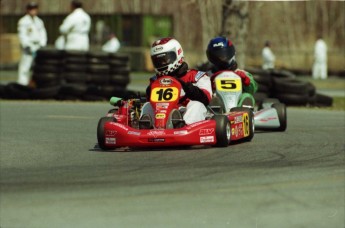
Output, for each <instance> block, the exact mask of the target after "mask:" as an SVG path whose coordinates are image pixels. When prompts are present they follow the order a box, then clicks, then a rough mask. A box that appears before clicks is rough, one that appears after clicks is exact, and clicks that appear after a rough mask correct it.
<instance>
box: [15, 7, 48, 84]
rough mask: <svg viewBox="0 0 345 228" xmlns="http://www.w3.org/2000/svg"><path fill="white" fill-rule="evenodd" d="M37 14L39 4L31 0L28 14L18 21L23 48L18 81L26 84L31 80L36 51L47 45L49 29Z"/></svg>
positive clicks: (27, 10) (27, 9)
mask: <svg viewBox="0 0 345 228" xmlns="http://www.w3.org/2000/svg"><path fill="white" fill-rule="evenodd" d="M37 14H38V4H37V3H36V2H30V3H28V4H27V5H26V15H25V16H23V17H22V18H20V19H19V21H18V36H19V41H20V45H21V49H22V55H21V59H20V62H19V66H18V83H19V84H21V85H25V86H26V85H29V82H30V69H31V66H32V63H33V60H34V57H35V54H36V51H37V50H38V49H40V48H41V47H44V46H46V45H47V31H46V29H45V27H44V23H43V21H42V20H41V19H40V18H39V17H38V16H37Z"/></svg>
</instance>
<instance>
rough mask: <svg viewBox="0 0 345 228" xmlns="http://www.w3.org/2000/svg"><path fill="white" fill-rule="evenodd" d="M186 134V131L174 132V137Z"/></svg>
mask: <svg viewBox="0 0 345 228" xmlns="http://www.w3.org/2000/svg"><path fill="white" fill-rule="evenodd" d="M187 133H188V131H187V130H182V131H174V135H186V134H187Z"/></svg>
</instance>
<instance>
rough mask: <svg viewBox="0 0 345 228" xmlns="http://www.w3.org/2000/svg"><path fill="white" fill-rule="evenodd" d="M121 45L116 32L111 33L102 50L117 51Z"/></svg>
mask: <svg viewBox="0 0 345 228" xmlns="http://www.w3.org/2000/svg"><path fill="white" fill-rule="evenodd" d="M120 47H121V44H120V41H119V39H118V38H117V37H116V36H115V34H114V33H112V34H110V37H109V40H108V41H107V42H106V43H105V44H103V46H102V51H104V52H108V53H115V52H117V51H118V50H119V49H120Z"/></svg>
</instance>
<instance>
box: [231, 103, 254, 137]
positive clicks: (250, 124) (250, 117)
mask: <svg viewBox="0 0 345 228" xmlns="http://www.w3.org/2000/svg"><path fill="white" fill-rule="evenodd" d="M235 111H236V112H246V113H248V119H246V120H245V121H246V124H247V128H248V136H247V137H246V138H244V139H243V141H246V142H250V141H252V139H253V137H254V132H255V124H254V113H253V111H252V110H251V109H249V108H245V107H235V108H232V109H230V112H235ZM245 130H246V129H245Z"/></svg>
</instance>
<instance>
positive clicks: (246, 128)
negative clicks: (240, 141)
mask: <svg viewBox="0 0 345 228" xmlns="http://www.w3.org/2000/svg"><path fill="white" fill-rule="evenodd" d="M243 130H244V131H243V135H244V137H247V136H249V131H250V126H249V115H248V113H244V114H243Z"/></svg>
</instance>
